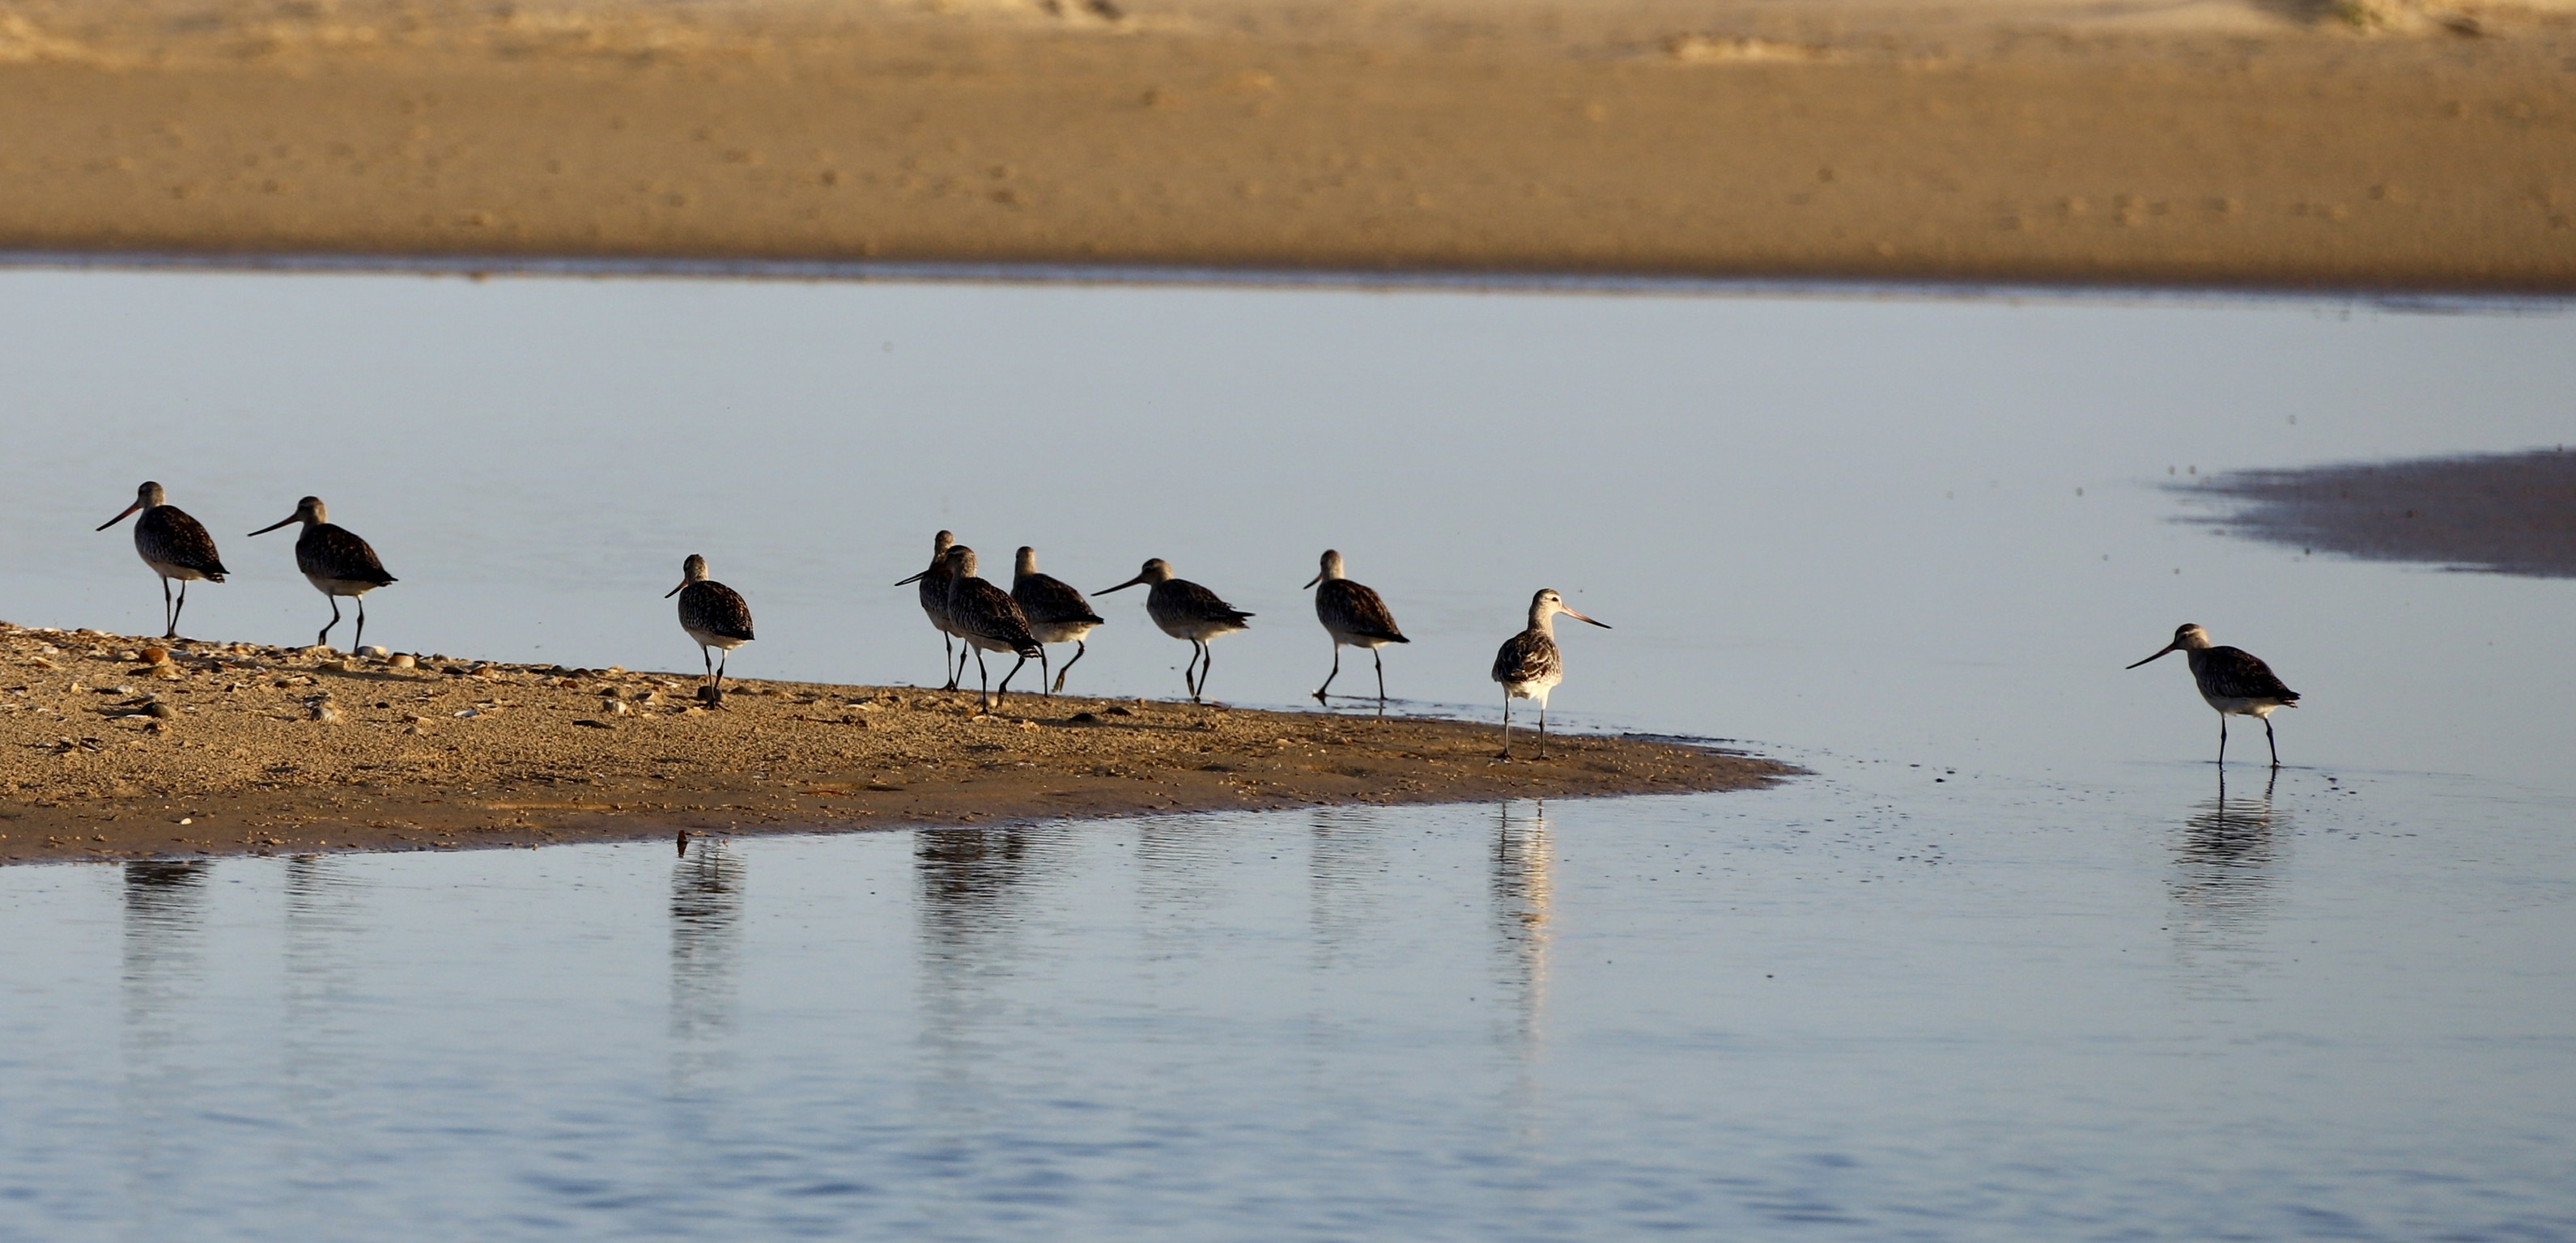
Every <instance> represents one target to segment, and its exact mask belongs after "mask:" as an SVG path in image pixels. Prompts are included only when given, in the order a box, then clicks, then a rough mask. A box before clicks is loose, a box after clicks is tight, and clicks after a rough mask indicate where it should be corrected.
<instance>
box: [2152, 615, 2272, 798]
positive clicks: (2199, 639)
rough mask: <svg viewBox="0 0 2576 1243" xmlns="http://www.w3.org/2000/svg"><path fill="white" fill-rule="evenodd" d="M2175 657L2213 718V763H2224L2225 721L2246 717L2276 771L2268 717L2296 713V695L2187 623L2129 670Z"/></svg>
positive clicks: (2257, 663)
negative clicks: (2259, 730) (2187, 668)
mask: <svg viewBox="0 0 2576 1243" xmlns="http://www.w3.org/2000/svg"><path fill="white" fill-rule="evenodd" d="M2175 651H2179V652H2181V653H2183V658H2184V659H2185V660H2187V661H2189V662H2190V663H2191V680H2192V683H2193V684H2194V685H2195V686H2197V687H2198V688H2199V690H2200V698H2201V701H2202V702H2204V703H2207V704H2208V705H2209V706H2210V708H2211V710H2213V711H2215V712H2217V713H2218V762H2219V763H2221V764H2225V763H2226V762H2227V718H2228V717H2230V716H2250V717H2254V718H2255V719H2257V720H2260V721H2262V722H2263V741H2264V742H2265V743H2266V744H2267V745H2268V746H2270V748H2271V751H2272V767H2274V768H2279V767H2280V766H2281V746H2280V743H2279V742H2278V741H2277V740H2276V739H2275V738H2274V736H2273V733H2272V713H2273V712H2275V711H2277V710H2279V709H2282V708H2295V707H2297V706H2298V704H2299V693H2298V692H2297V691H2294V690H2291V689H2290V688H2289V686H2288V684H2286V683H2284V682H2282V681H2281V679H2280V677H2279V676H2278V675H2276V674H2274V673H2273V672H2272V667H2271V666H2270V665H2267V664H2264V663H2263V661H2262V659H2261V658H2260V657H2257V656H2256V655H2254V653H2252V652H2249V651H2246V650H2245V649H2243V648H2241V647H2218V646H2213V645H2211V643H2210V641H2209V632H2208V631H2207V630H2205V629H2202V628H2201V627H2199V626H2197V625H2193V624H2191V623H2189V622H2185V623H2184V624H2182V625H2181V626H2178V627H2176V628H2175V629H2174V637H2173V642H2171V643H2168V644H2166V645H2164V646H2163V647H2161V648H2158V649H2156V653H2155V655H2153V656H2149V657H2147V659H2146V660H2141V661H2139V662H2137V664H2133V665H2131V666H2129V667H2130V668H2132V669H2135V668H2137V667H2138V665H2143V664H2146V663H2147V661H2151V660H2155V659H2157V658H2158V657H2161V656H2163V655H2165V654H2166V653H2167V652H2175Z"/></svg>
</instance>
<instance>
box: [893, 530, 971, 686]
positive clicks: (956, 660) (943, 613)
mask: <svg viewBox="0 0 2576 1243" xmlns="http://www.w3.org/2000/svg"><path fill="white" fill-rule="evenodd" d="M956 546H957V537H956V536H955V535H952V534H950V533H949V532H946V531H942V532H940V533H939V534H937V535H934V536H932V537H931V538H930V568H929V569H926V570H923V571H922V572H921V573H919V574H915V575H913V576H912V577H910V578H907V579H904V580H903V581H902V582H898V583H896V584H895V586H897V587H901V586H903V585H904V583H919V584H921V587H920V590H919V594H920V596H921V611H922V613H923V614H925V615H927V616H928V617H929V618H930V624H931V626H932V627H934V628H935V629H937V630H938V631H939V649H940V651H941V652H942V653H943V655H942V656H941V657H940V658H939V669H940V672H942V673H945V674H947V675H948V684H947V685H945V686H942V687H940V688H939V689H941V690H947V691H953V690H956V689H957V682H958V680H959V679H961V678H963V677H965V676H966V654H965V653H964V652H960V651H958V650H957V644H956V642H955V640H956V637H957V628H956V627H955V626H952V625H950V624H949V622H948V579H947V578H946V577H945V575H946V574H947V573H948V550H949V549H951V548H954V547H956Z"/></svg>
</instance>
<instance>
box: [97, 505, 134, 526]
mask: <svg viewBox="0 0 2576 1243" xmlns="http://www.w3.org/2000/svg"><path fill="white" fill-rule="evenodd" d="M141 508H143V502H141V501H136V502H135V503H133V504H131V505H128V506H126V507H125V508H124V509H123V510H122V511H120V512H119V513H118V514H117V515H116V516H115V517H113V518H110V519H108V520H107V521H105V522H102V523H100V524H98V529H99V530H102V531H104V530H106V529H108V528H109V527H112V526H115V525H116V524H117V523H120V522H123V521H125V515H126V514H130V513H133V512H134V511H135V510H138V509H141Z"/></svg>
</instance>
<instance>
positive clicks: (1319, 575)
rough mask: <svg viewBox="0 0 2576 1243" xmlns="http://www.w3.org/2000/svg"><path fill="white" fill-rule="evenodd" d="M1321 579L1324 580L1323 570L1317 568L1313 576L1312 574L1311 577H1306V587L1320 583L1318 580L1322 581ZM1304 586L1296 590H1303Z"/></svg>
mask: <svg viewBox="0 0 2576 1243" xmlns="http://www.w3.org/2000/svg"><path fill="white" fill-rule="evenodd" d="M1322 581H1324V572H1323V571H1322V570H1317V571H1315V576H1314V577H1313V578H1310V579H1307V580H1306V587H1312V586H1314V585H1315V584H1317V583H1320V582H1322ZM1306 587H1300V588H1298V589H1297V590H1299V591H1304V590H1305V589H1306Z"/></svg>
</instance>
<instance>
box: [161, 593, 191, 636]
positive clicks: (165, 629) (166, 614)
mask: <svg viewBox="0 0 2576 1243" xmlns="http://www.w3.org/2000/svg"><path fill="white" fill-rule="evenodd" d="M187 591H188V585H187V584H186V583H181V584H179V592H180V596H179V598H180V599H181V600H183V601H184V600H186V599H187ZM181 607H185V606H184V605H182V606H181ZM161 637H162V638H164V639H175V638H178V637H179V610H178V609H176V608H172V607H171V606H170V580H169V579H167V578H164V579H162V580H161Z"/></svg>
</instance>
